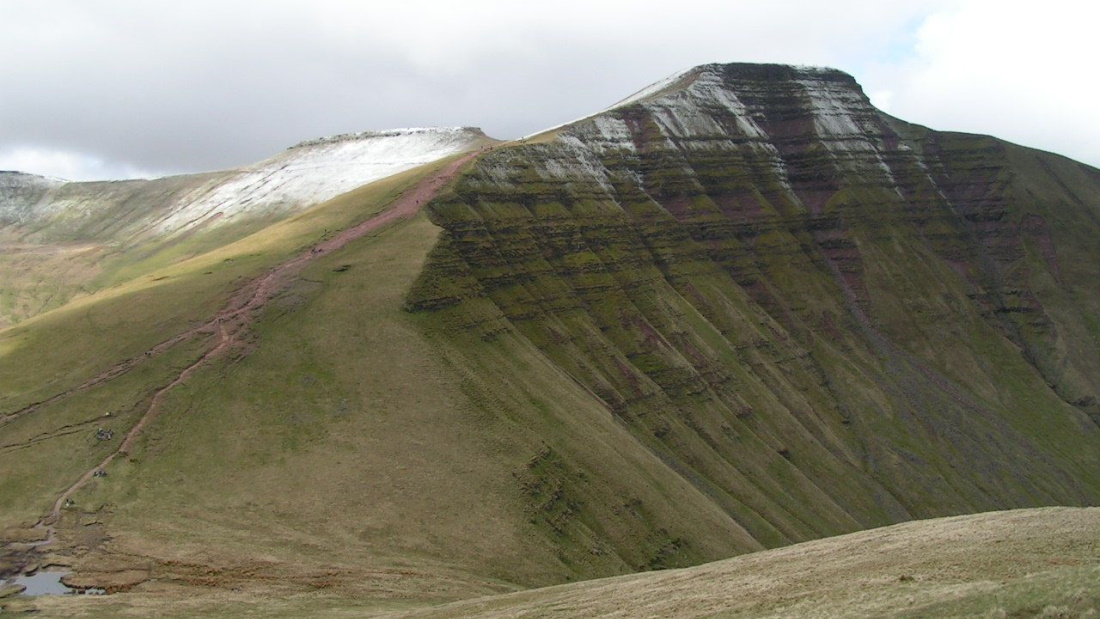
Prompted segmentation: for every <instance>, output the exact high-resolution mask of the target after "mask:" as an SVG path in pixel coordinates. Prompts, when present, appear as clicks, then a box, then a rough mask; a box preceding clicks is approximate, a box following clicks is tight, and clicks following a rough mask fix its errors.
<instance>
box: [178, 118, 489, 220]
mask: <svg viewBox="0 0 1100 619" xmlns="http://www.w3.org/2000/svg"><path fill="white" fill-rule="evenodd" d="M483 139H485V136H484V134H483V133H481V131H480V130H479V129H474V128H470V127H454V128H412V129H395V130H392V131H380V132H365V133H356V134H346V135H339V136H334V137H330V138H321V139H317V140H310V141H308V142H302V143H301V144H298V145H296V146H293V147H291V148H289V149H287V150H286V151H284V152H283V153H280V154H279V155H276V156H275V157H272V158H270V159H268V160H266V161H262V162H260V163H258V164H256V165H253V166H251V167H249V168H245V169H243V170H241V171H240V172H239V173H238V174H237V175H236V176H234V177H232V178H230V179H229V180H228V181H226V182H224V183H219V184H217V185H215V186H213V187H210V186H206V187H201V188H199V189H197V190H196V191H194V192H193V193H191V194H189V195H187V196H185V197H184V198H183V200H181V204H180V205H179V206H180V207H179V208H177V209H173V212H172V213H170V214H169V215H168V216H167V217H165V218H164V219H163V220H161V221H160V222H159V224H158V228H159V230H160V231H161V232H171V231H174V230H178V229H181V228H187V227H190V226H191V225H194V224H197V223H200V222H203V221H207V220H209V219H211V218H215V217H216V218H218V221H224V220H231V219H233V218H235V217H238V216H241V215H245V214H255V213H267V212H272V211H285V210H288V209H291V208H304V207H307V206H310V205H313V204H317V203H320V202H324V201H325V200H329V199H331V198H334V197H336V196H338V195H340V194H342V193H345V192H347V191H350V190H352V189H355V188H356V187H359V186H361V185H365V184H367V183H370V182H373V181H376V180H379V179H382V178H385V177H387V176H392V175H394V174H397V173H399V172H404V171H405V170H410V169H412V168H415V167H417V166H421V165H424V164H426V163H431V162H432V161H436V160H439V159H442V158H443V157H447V156H448V155H453V154H455V153H458V152H461V151H464V150H469V149H471V148H473V147H474V146H476V145H477V144H478V142H479V141H481V140H483Z"/></svg>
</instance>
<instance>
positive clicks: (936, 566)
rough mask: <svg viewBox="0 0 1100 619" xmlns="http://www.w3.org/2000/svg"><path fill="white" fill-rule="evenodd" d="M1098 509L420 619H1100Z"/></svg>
mask: <svg viewBox="0 0 1100 619" xmlns="http://www.w3.org/2000/svg"><path fill="white" fill-rule="evenodd" d="M1098 551H1100V509H1098V508H1088V509H1070V508H1045V509H1030V510H1017V511H1009V512H992V513H985V514H978V515H973V516H961V517H953V518H943V519H936V520H927V521H916V522H910V523H905V524H901V525H895V526H891V527H887V528H883V529H874V530H871V531H865V532H860V533H854V534H849V535H844V536H840V537H834V538H829V539H825V540H819V541H813V542H805V543H802V544H797V545H795V546H790V547H787V548H782V549H778V550H768V551H764V552H759V553H753V554H750V555H744V556H741V557H737V558H734V559H729V560H725V561H719V562H716V563H711V564H707V565H701V566H698V567H694V568H687V569H682V570H670V571H665V572H658V573H653V574H638V575H632V576H623V577H618V578H611V579H603V580H595V581H588V582H584V583H577V584H572V585H563V586H559V587H551V588H547V589H540V590H535V591H528V592H523V593H516V594H512V595H506V596H497V597H493V598H485V599H481V600H471V601H468V602H459V603H456V604H452V605H447V606H442V607H439V608H436V609H431V610H427V611H423V612H416V613H412V614H411V615H402V616H415V617H548V616H553V617H595V616H600V617H634V616H651V617H656V616H660V617H712V616H721V617H776V618H778V617H914V618H915V617H983V616H984V617H1035V616H1043V617H1092V616H1096V614H1097V613H1098V612H1100V592H1098V591H1097V589H1096V586H1095V585H1096V582H1097V581H1098V579H1100V554H1098Z"/></svg>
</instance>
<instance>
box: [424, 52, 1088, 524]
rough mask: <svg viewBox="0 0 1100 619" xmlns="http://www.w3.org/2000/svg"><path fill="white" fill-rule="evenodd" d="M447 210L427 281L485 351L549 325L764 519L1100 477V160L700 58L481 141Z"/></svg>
mask: <svg viewBox="0 0 1100 619" xmlns="http://www.w3.org/2000/svg"><path fill="white" fill-rule="evenodd" d="M431 216H432V219H433V221H434V222H435V223H437V224H438V225H440V226H441V227H443V229H444V231H445V232H444V235H443V237H442V239H441V241H440V243H439V244H438V245H437V246H436V248H435V249H434V250H433V253H432V256H431V258H430V260H429V263H428V265H427V266H426V268H425V270H424V272H423V273H422V275H421V277H420V280H419V282H418V284H417V286H416V287H414V289H413V291H412V292H411V293H410V295H409V297H408V300H407V303H406V307H407V309H409V310H410V311H413V312H417V313H420V314H422V319H423V320H424V322H425V324H426V325H428V328H430V329H434V330H436V331H437V332H438V333H439V334H441V335H440V337H441V338H444V339H446V338H452V339H453V338H473V339H475V340H476V342H478V343H476V344H473V345H469V346H467V347H466V354H467V355H468V356H469V358H470V359H471V363H473V362H474V361H473V360H474V359H476V358H477V357H478V356H481V355H490V354H493V351H496V350H500V349H501V348H506V347H508V346H512V345H513V344H512V343H511V342H512V341H513V340H514V339H515V338H517V337H518V338H520V339H522V340H523V341H525V342H528V343H530V344H532V345H534V346H535V347H536V348H537V349H538V350H539V351H540V352H541V354H542V355H544V356H545V358H546V359H548V360H550V361H551V362H552V363H553V365H554V366H555V367H556V368H558V369H559V370H560V371H561V372H563V373H564V374H565V375H567V376H568V377H570V379H571V380H573V381H576V382H577V383H578V384H580V385H581V386H582V387H583V388H584V389H585V390H586V391H587V393H588V394H589V397H590V398H591V399H592V400H593V401H595V402H598V403H599V404H600V405H601V406H603V407H604V409H605V410H606V411H607V413H608V414H609V415H611V416H613V418H614V419H615V420H616V421H617V423H618V424H619V425H620V426H622V427H623V428H626V429H627V430H628V431H629V432H630V435H631V437H632V440H633V441H635V442H636V443H637V444H639V445H641V446H644V448H645V449H646V450H648V451H650V452H651V453H653V454H655V455H656V456H657V457H658V458H659V459H660V461H661V462H662V463H663V466H665V467H667V468H668V469H670V470H672V471H674V472H675V473H676V474H677V475H679V476H680V477H682V478H683V479H685V480H687V481H689V482H690V483H691V484H692V485H693V486H694V487H695V488H697V489H698V490H699V492H700V493H701V495H703V496H705V497H706V500H707V501H710V502H711V503H713V504H714V505H717V506H718V507H719V508H720V509H721V510H722V511H723V512H724V513H725V514H726V515H727V516H728V518H730V519H731V520H732V521H734V522H736V523H738V524H739V525H740V526H742V527H744V528H745V529H746V530H747V531H749V532H750V534H751V535H752V536H753V537H754V538H755V539H756V540H757V541H759V542H761V543H763V544H765V545H778V544H784V543H789V542H793V541H798V540H803V539H807V538H812V537H820V536H824V535H831V534H836V533H841V532H845V531H851V530H855V529H859V528H865V527H870V526H876V525H882V524H887V523H891V522H898V521H901V520H906V519H910V518H917V517H928V516H939V515H947V514H956V513H965V512H976V511H983V510H989V509H997V508H1007V507H1022V506H1035V505H1049V504H1073V505H1079V504H1095V503H1097V502H1098V501H1100V475H1098V473H1097V471H1098V470H1100V469H1098V468H1097V465H1098V464H1100V426H1098V425H1097V423H1096V416H1097V410H1096V394H1097V393H1100V375H1098V374H1097V372H1096V370H1095V368H1096V367H1100V365H1097V362H1098V361H1100V359H1098V357H1097V355H1098V354H1100V346H1098V345H1097V342H1098V341H1100V323H1098V322H1097V319H1096V316H1097V315H1098V314H1097V309H1098V308H1100V293H1098V292H1097V290H1096V287H1095V285H1094V284H1092V282H1095V281H1098V279H1097V278H1098V277H1100V272H1098V270H1100V269H1098V266H1097V264H1096V263H1095V261H1094V260H1089V259H1087V257H1089V256H1093V257H1095V256H1097V255H1100V245H1098V242H1097V239H1100V180H1098V173H1097V171H1096V170H1094V169H1091V168H1088V167H1086V166H1082V165H1080V164H1076V163H1074V162H1071V161H1068V160H1065V159H1063V158H1060V157H1057V156H1053V155H1049V154H1046V153H1039V152H1036V151H1032V150H1028V149H1024V148H1020V147H1017V146H1013V145H1010V144H1006V143H1004V142H1000V141H997V140H995V139H992V138H985V137H980V136H969V135H960V134H945V133H937V132H933V131H929V130H927V129H924V128H922V127H917V126H913V125H908V124H906V123H904V122H902V121H899V120H897V119H894V118H891V117H889V116H886V115H884V114H882V113H881V112H879V111H878V110H876V109H875V108H873V107H872V106H871V105H870V103H869V102H868V100H867V99H866V97H865V96H864V95H863V93H862V91H861V90H860V88H859V86H858V85H857V84H856V83H855V81H854V80H853V79H852V78H851V77H850V76H848V75H845V74H843V73H840V72H838V71H833V70H825V69H809V68H794V67H787V66H774V65H708V66H704V67H699V68H697V69H694V70H692V71H689V72H686V73H684V74H682V75H679V76H677V77H676V78H675V79H672V80H669V81H668V82H667V83H666V84H664V85H662V86H661V87H659V88H654V89H650V90H649V91H643V93H641V94H640V95H639V96H637V97H635V98H633V99H631V100H628V101H627V102H626V103H625V104H624V105H621V106H619V107H616V108H613V109H611V110H609V111H607V112H604V113H601V114H599V115H596V116H594V117H591V118H588V119H585V120H582V121H578V122H576V123H574V124H572V125H569V126H566V127H564V128H561V129H558V130H555V131H553V132H551V133H549V134H545V135H542V136H539V137H536V138H533V139H531V140H528V141H524V142H523V143H521V144H518V145H515V146H512V147H508V148H498V149H496V150H494V151H492V152H490V153H488V154H486V155H485V156H483V157H482V158H481V159H480V160H479V161H478V163H477V165H476V167H475V169H474V170H473V171H472V172H471V173H470V174H468V175H467V176H466V177H464V179H463V180H462V182H461V183H460V185H459V186H458V188H457V189H456V193H455V196H454V197H453V198H451V199H448V200H444V201H440V202H438V203H435V204H433V205H432V207H431ZM501 371H502V372H505V373H507V372H509V371H511V370H507V369H501ZM555 453H557V454H558V455H559V457H561V458H562V459H563V461H564V462H565V463H567V464H570V463H572V464H574V465H576V463H578V462H581V461H582V460H583V454H581V453H579V451H578V450H573V451H570V446H569V445H568V444H562V445H559V446H558V447H557V448H556V451H555ZM577 466H580V465H577ZM581 468H582V469H583V472H584V473H585V474H586V475H591V476H595V477H597V478H598V477H599V476H600V475H601V474H602V473H601V472H600V471H599V470H598V469H591V468H586V467H584V466H581ZM586 516H590V514H586V512H585V510H584V508H583V507H578V508H577V509H574V510H573V512H572V513H571V514H566V515H565V516H563V517H565V518H568V517H574V518H581V519H583V518H585V517H586ZM562 530H564V529H560V528H559V531H558V533H561V531H562ZM683 542H684V544H686V545H690V543H691V540H690V539H685V540H683Z"/></svg>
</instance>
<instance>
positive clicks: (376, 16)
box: [0, 0, 1100, 180]
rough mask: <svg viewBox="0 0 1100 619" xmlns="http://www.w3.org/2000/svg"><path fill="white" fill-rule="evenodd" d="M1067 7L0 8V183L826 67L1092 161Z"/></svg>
mask: <svg viewBox="0 0 1100 619" xmlns="http://www.w3.org/2000/svg"><path fill="white" fill-rule="evenodd" d="M1094 6H1098V5H1092V4H1091V3H1087V2H1084V1H1081V0H1046V1H1044V2H1041V3H1039V2H1024V1H1015V0H925V1H912V2H906V1H905V0H900V1H896V2H883V1H882V0H868V1H861V0H833V1H832V2H820V1H819V0H782V1H769V0H752V1H743V0H725V1H721V0H713V1H712V0H659V1H656V0H633V1H631V2H618V1H607V2H603V1H600V0H586V1H584V2H581V1H579V0H552V1H544V0H527V1H518V0H462V1H456V0H449V1H444V0H438V1H436V0H401V1H400V2H374V1H359V0H263V1H260V0H251V1H246V0H188V1H187V2H160V1H158V2H152V1H149V0H0V58H2V59H3V60H2V62H0V170H2V169H16V170H23V171H28V172H35V173H39V174H45V175H52V176H60V177H63V178H69V179H74V180H85V179H102V178H122V177H133V176H143V175H144V176H148V175H158V174H167V173H179V172H192V171H201V170H212V169H221V168H226V167H233V166H237V165H243V164H247V163H250V162H254V161H257V160H260V159H263V158H265V157H268V156H270V155H273V154H275V153H276V152H278V151H280V150H282V149H283V148H285V147H287V146H289V145H291V144H293V143H296V142H298V141H301V140H305V139H309V138H313V137H319V136H322V135H330V134H334V133H347V132H355V131H363V130H372V129H386V128H395V127H408V126H426V125H474V126H479V127H482V128H483V129H484V130H485V131H486V132H487V133H489V134H490V135H492V136H494V137H498V138H513V137H518V136H521V135H525V134H528V133H531V132H534V131H537V130H539V129H542V128H545V127H548V126H551V125H556V124H558V123H561V122H563V121H567V120H571V119H573V118H576V117H579V116H583V115H586V114H588V113H591V112H594V111H596V110H599V109H601V108H603V107H605V106H607V105H608V104H610V103H612V102H614V101H617V100H619V99H621V98H623V97H625V96H626V95H629V94H631V93H632V92H634V91H636V90H638V89H640V88H641V87H643V86H645V85H646V84H648V83H650V82H653V81H656V80H658V79H660V78H662V77H664V76H666V75H668V74H670V73H673V72H675V71H678V70H680V69H684V68H688V67H691V66H694V65H697V64H703V63H709V62H733V61H749V62H782V63H793V64H814V65H828V66H833V67H837V68H840V69H843V70H845V71H847V72H849V73H851V74H853V75H855V76H856V78H857V79H858V80H859V81H860V83H861V84H862V85H863V87H864V89H865V90H866V92H867V93H868V95H869V96H870V97H871V99H872V101H873V102H874V103H875V104H876V105H878V106H879V107H880V108H882V109H884V110H886V111H888V112H890V113H891V114H893V115H895V116H898V117H900V118H904V119H906V120H910V121H913V122H918V123H921V124H925V125H928V126H931V127H933V128H937V129H951V130H959V131H969V132H975V133H991V134H994V135H997V136H999V137H1002V138H1005V139H1008V140H1011V141H1014V142H1018V143H1021V144H1025V145H1028V146H1034V147H1037V148H1042V149H1045V150H1051V151H1055V152H1058V153H1062V154H1065V155H1068V156H1071V157H1074V158H1076V159H1079V160H1082V161H1085V162H1087V163H1090V164H1092V165H1095V166H1100V113H1097V111H1096V102H1097V101H1100V87H1098V83H1100V80H1098V79H1097V76H1096V74H1095V73H1096V71H1095V64H1096V61H1097V60H1100V54H1098V53H1097V43H1096V34H1095V32H1094V29H1095V27H1096V24H1097V23H1100V8H1093V7H1094Z"/></svg>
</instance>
